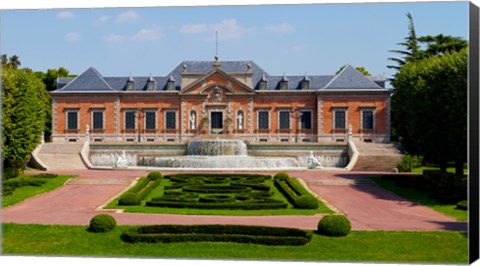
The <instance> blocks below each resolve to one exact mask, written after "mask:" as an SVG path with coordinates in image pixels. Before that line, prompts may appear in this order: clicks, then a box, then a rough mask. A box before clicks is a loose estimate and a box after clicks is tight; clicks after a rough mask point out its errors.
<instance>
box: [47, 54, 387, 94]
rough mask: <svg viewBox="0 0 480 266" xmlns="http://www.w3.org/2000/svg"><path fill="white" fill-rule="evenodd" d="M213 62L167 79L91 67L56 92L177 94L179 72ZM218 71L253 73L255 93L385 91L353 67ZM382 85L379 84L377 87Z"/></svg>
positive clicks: (247, 65) (241, 65)
mask: <svg viewBox="0 0 480 266" xmlns="http://www.w3.org/2000/svg"><path fill="white" fill-rule="evenodd" d="M213 63H214V61H183V62H181V63H180V64H178V65H177V66H176V67H175V68H174V69H173V70H172V71H171V72H170V73H168V74H167V75H166V76H163V77H162V76H152V75H150V76H143V77H142V76H139V77H135V76H134V77H131V76H129V77H102V75H100V73H98V71H97V70H95V69H94V68H93V67H90V68H89V69H87V70H86V71H85V72H83V73H82V74H81V75H79V76H78V77H77V78H58V79H57V90H56V92H120V91H126V87H127V82H128V80H129V79H132V80H133V81H134V91H146V90H147V84H148V81H149V80H150V81H152V80H153V81H154V82H155V91H166V90H167V85H168V82H169V81H173V82H175V90H176V91H179V90H180V84H181V80H182V72H183V71H184V68H186V72H188V73H199V74H202V73H203V74H206V73H208V72H210V71H212V70H213V69H214V66H213ZM219 63H220V64H221V67H220V69H221V70H222V71H224V72H226V73H245V72H247V71H251V72H252V82H253V88H252V89H254V90H258V89H259V84H260V81H262V80H266V82H267V88H266V90H267V91H276V90H280V84H281V82H282V81H286V82H287V84H288V86H287V90H289V91H295V90H301V88H302V87H301V85H302V81H304V80H305V79H306V80H308V81H309V90H365V89H368V90H371V89H380V90H382V89H384V88H383V87H381V86H379V85H378V84H377V83H378V82H377V80H375V82H374V81H372V80H370V79H369V78H367V77H365V76H364V75H363V74H361V73H360V72H358V71H357V70H356V69H355V68H354V67H353V66H351V65H347V66H346V67H344V68H343V69H342V71H340V72H339V73H338V74H337V75H307V74H305V75H301V76H289V75H285V74H283V75H278V76H272V75H269V74H268V73H267V72H265V71H264V70H263V69H262V68H261V67H259V66H258V65H257V64H256V63H255V62H253V61H220V62H219ZM379 84H381V83H379Z"/></svg>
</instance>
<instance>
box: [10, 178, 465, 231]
mask: <svg viewBox="0 0 480 266" xmlns="http://www.w3.org/2000/svg"><path fill="white" fill-rule="evenodd" d="M56 173H59V174H72V175H78V177H77V178H75V179H74V180H75V183H76V184H75V183H73V184H67V185H65V186H63V187H61V188H58V189H56V190H54V191H51V192H48V193H45V194H43V195H40V196H38V197H35V198H32V199H28V200H26V201H24V202H22V203H19V204H16V205H14V206H11V207H8V208H5V209H3V210H2V222H3V223H20V224H32V223H33V224H68V225H88V223H89V221H90V219H91V217H92V216H94V215H95V214H98V213H109V214H111V215H112V216H114V217H115V219H116V220H117V223H118V224H120V225H127V224H128V225H138V224H249V225H268V226H284V227H296V228H303V229H316V227H317V223H318V221H319V220H320V218H321V216H322V215H315V216H200V215H167V214H140V213H116V212H115V211H114V210H98V208H99V207H101V206H102V205H104V204H105V203H106V202H108V201H109V200H110V199H112V198H113V197H115V195H117V194H119V193H121V192H122V191H123V190H125V189H126V188H127V187H128V183H129V182H131V181H133V180H134V179H135V178H137V177H141V176H145V175H146V173H147V172H146V171H142V170H115V171H113V170H78V171H56ZM164 174H166V172H164ZM270 174H273V172H272V173H270ZM289 174H290V175H291V176H294V177H300V178H302V179H303V180H304V181H305V182H306V183H307V184H308V186H309V187H310V189H311V190H313V191H314V192H315V193H317V194H318V195H320V196H321V197H322V198H323V199H325V200H326V201H327V202H328V203H330V204H331V205H333V206H334V207H336V208H337V209H338V210H340V211H341V212H342V213H344V214H345V215H346V216H347V217H348V218H349V219H350V221H351V223H352V229H353V230H429V231H437V230H462V231H465V230H466V228H467V224H466V223H465V222H457V221H455V220H454V219H453V218H450V217H447V216H445V215H443V214H440V213H438V212H435V211H433V210H431V209H429V208H426V207H424V206H420V205H417V204H415V203H413V202H410V201H407V200H405V199H403V198H401V197H398V196H397V195H395V194H393V193H390V192H388V191H385V190H383V189H381V188H379V187H377V186H376V185H374V184H372V183H369V182H366V181H364V180H365V179H366V176H368V175H366V174H360V173H352V172H323V171H291V172H289ZM98 179H103V180H108V181H114V184H89V181H92V180H98ZM355 181H359V182H360V183H359V184H357V185H352V184H351V183H352V182H355ZM367 181H368V180H367ZM94 183H98V182H94Z"/></svg>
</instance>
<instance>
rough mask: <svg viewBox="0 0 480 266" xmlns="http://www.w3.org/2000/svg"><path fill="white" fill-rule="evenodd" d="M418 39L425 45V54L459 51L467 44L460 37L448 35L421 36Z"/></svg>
mask: <svg viewBox="0 0 480 266" xmlns="http://www.w3.org/2000/svg"><path fill="white" fill-rule="evenodd" d="M418 41H420V42H421V43H425V44H426V45H427V47H426V49H425V55H426V56H432V55H442V54H444V53H446V52H453V51H460V50H462V49H463V48H466V47H467V46H468V42H467V41H466V40H464V39H462V38H461V37H453V36H448V35H446V36H445V35H443V34H439V35H435V36H430V35H427V36H422V37H420V38H418Z"/></svg>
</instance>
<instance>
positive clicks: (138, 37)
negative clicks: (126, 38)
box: [130, 28, 162, 41]
mask: <svg viewBox="0 0 480 266" xmlns="http://www.w3.org/2000/svg"><path fill="white" fill-rule="evenodd" d="M161 38H162V32H161V31H160V30H159V29H157V28H151V29H141V30H139V31H138V32H137V33H135V34H134V35H132V36H131V37H130V40H132V41H155V40H159V39H161Z"/></svg>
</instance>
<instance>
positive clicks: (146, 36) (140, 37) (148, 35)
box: [104, 27, 163, 43]
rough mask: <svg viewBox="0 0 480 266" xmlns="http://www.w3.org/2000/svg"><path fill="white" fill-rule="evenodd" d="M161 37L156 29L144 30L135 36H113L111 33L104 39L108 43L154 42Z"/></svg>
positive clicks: (160, 33)
mask: <svg viewBox="0 0 480 266" xmlns="http://www.w3.org/2000/svg"><path fill="white" fill-rule="evenodd" d="M162 37H163V33H162V31H161V30H160V29H159V28H157V27H152V28H144V29H140V30H139V31H137V32H136V33H135V34H131V35H128V34H124V35H122V34H115V33H112V34H110V35H108V36H106V37H105V38H104V40H105V41H106V42H109V43H119V42H126V41H156V40H160V39H161V38H162Z"/></svg>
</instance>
